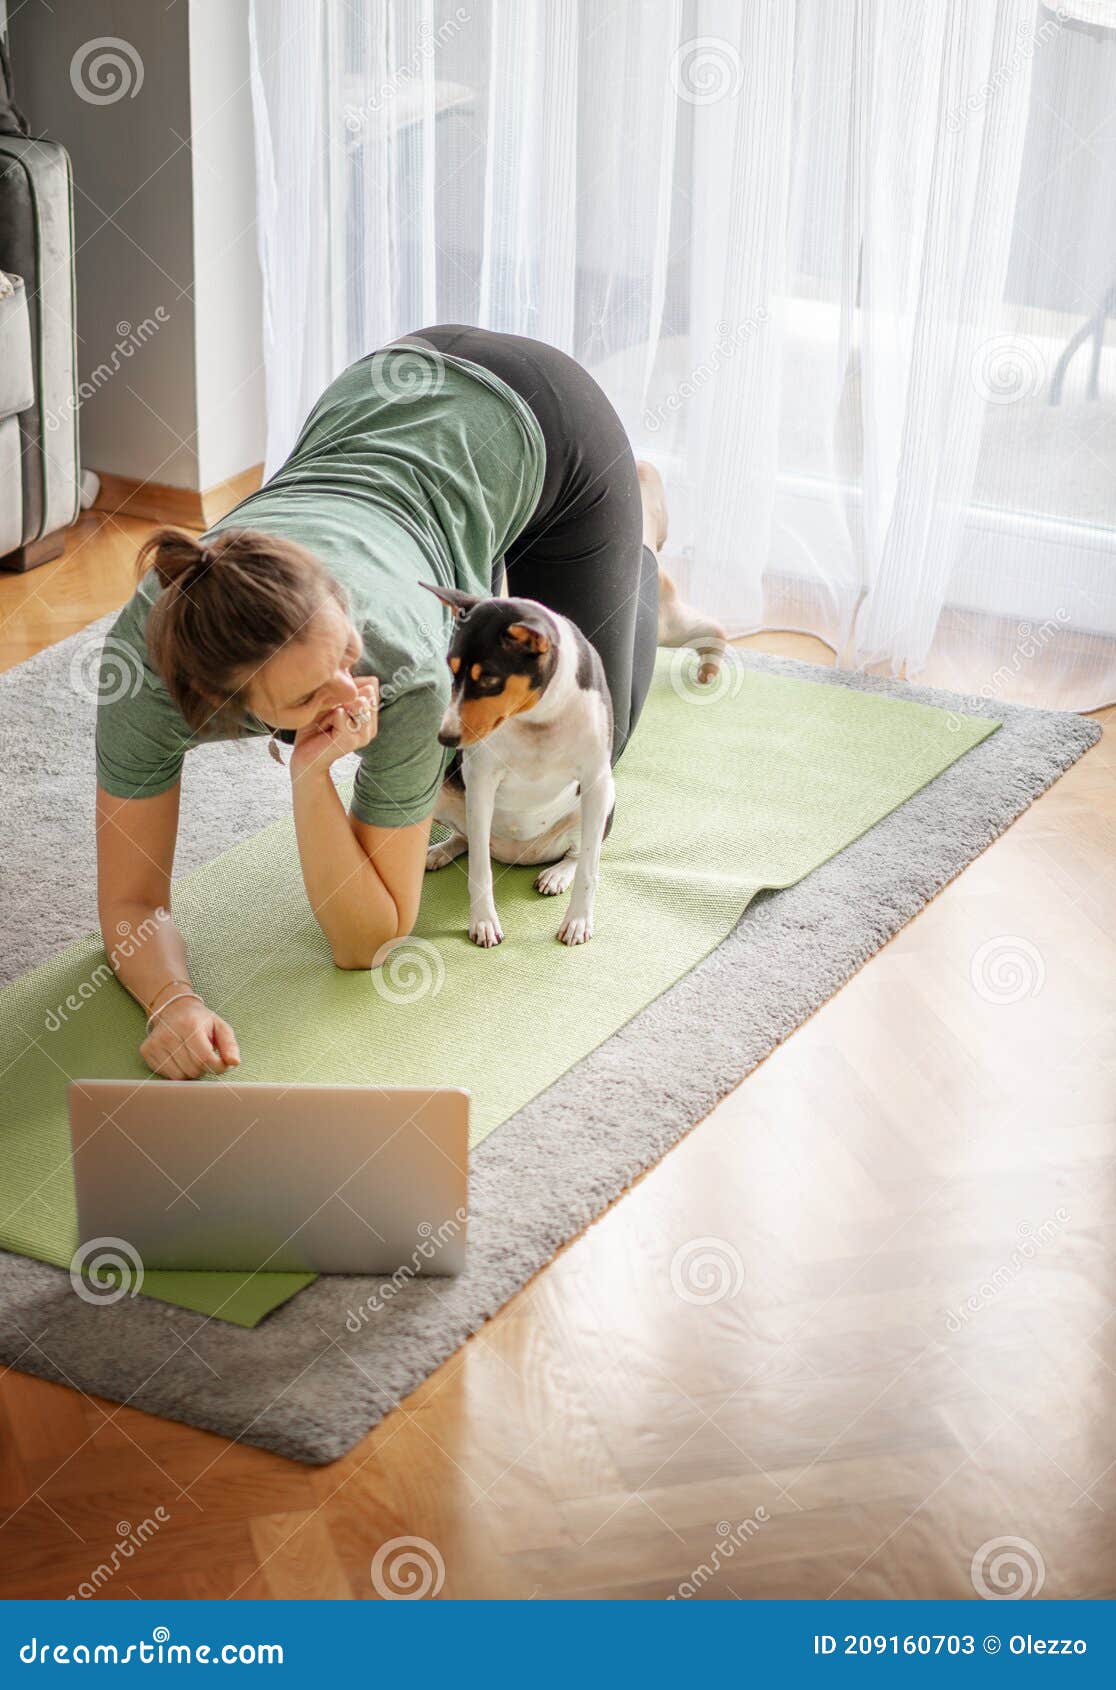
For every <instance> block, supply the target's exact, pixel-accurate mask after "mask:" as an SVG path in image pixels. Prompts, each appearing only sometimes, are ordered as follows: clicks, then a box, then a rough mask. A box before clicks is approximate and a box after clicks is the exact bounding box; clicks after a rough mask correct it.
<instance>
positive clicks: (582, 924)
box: [558, 910, 593, 945]
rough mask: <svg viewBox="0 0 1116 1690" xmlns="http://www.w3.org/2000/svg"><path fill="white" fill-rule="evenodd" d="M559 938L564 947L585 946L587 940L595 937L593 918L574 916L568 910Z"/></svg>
mask: <svg viewBox="0 0 1116 1690" xmlns="http://www.w3.org/2000/svg"><path fill="white" fill-rule="evenodd" d="M558 937H559V939H561V941H562V943H563V945H583V944H584V943H585V941H586V939H591V938H592V937H593V917H592V916H591V915H572V914H571V913H570V911H569V910H567V911H566V914H565V916H564V917H563V920H562V924H561V926H560V927H559V929H558Z"/></svg>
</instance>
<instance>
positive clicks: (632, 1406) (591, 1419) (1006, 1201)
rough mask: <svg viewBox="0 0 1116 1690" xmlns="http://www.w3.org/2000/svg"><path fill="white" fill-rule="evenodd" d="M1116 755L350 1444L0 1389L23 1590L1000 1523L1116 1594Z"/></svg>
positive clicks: (844, 1576) (576, 1581)
mask: <svg viewBox="0 0 1116 1690" xmlns="http://www.w3.org/2000/svg"><path fill="white" fill-rule="evenodd" d="M146 526H147V525H145V524H143V523H140V522H136V521H121V520H118V519H104V518H101V517H98V516H86V517H85V518H83V520H82V523H81V524H80V525H79V528H78V529H77V530H76V531H75V533H74V536H73V537H72V540H71V544H70V546H69V548H68V550H67V554H66V556H65V557H64V558H61V559H59V560H58V561H57V562H56V563H54V564H50V565H47V566H45V567H44V568H42V569H40V570H37V571H35V572H34V573H33V574H31V575H29V576H27V577H26V578H23V579H8V580H0V619H2V627H0V666H7V665H10V664H13V663H16V662H18V661H20V660H21V659H22V658H24V657H26V656H28V655H30V654H31V653H32V652H34V651H35V650H38V649H39V648H40V647H41V646H42V645H45V644H49V643H51V642H52V641H54V640H57V639H60V638H62V637H63V636H64V635H65V634H67V633H70V632H72V631H73V630H74V629H77V628H79V627H82V626H84V625H85V624H86V623H87V622H89V621H90V620H91V619H92V618H94V617H95V616H97V615H99V614H101V613H102V612H103V611H104V610H106V609H109V608H111V607H113V606H114V605H116V604H118V603H121V602H122V601H123V600H124V598H126V597H127V595H128V592H129V591H130V584H131V581H130V570H131V560H132V557H133V556H134V552H135V546H136V543H137V541H138V540H139V539H140V538H141V537H142V535H143V533H144V532H145V531H146ZM751 643H754V644H757V645H763V646H764V647H766V648H767V649H779V650H784V651H787V652H789V653H791V654H793V655H802V656H807V657H811V658H813V659H814V660H821V661H825V660H826V658H825V654H824V652H823V651H822V648H820V647H819V646H816V645H815V644H814V643H813V642H810V641H807V640H802V639H794V638H789V637H779V638H776V637H774V636H768V637H765V638H764V639H762V640H759V639H757V640H756V641H754V642H751ZM1113 714H1114V713H1113V712H1111V711H1109V712H1102V713H1101V715H1102V717H1103V718H1106V719H1107V720H1109V721H1111V719H1112V716H1113ZM1113 744H1114V741H1113V740H1112V739H1105V740H1102V741H1101V743H1100V745H1098V746H1097V747H1096V748H1095V749H1094V750H1093V751H1092V752H1090V753H1089V754H1088V756H1086V757H1085V758H1084V759H1083V760H1082V761H1081V762H1080V763H1079V764H1078V765H1077V766H1076V767H1075V768H1074V769H1073V770H1072V771H1071V772H1070V773H1069V774H1068V775H1067V776H1066V777H1065V778H1064V779H1063V780H1061V781H1060V782H1059V783H1058V784H1057V785H1056V786H1055V787H1054V788H1053V789H1052V790H1051V792H1049V793H1048V794H1047V795H1046V796H1045V797H1043V798H1042V799H1041V800H1040V801H1039V802H1038V803H1037V804H1035V805H1034V806H1033V808H1032V809H1031V810H1030V811H1028V813H1027V814H1026V815H1025V816H1024V817H1022V818H1021V819H1020V821H1018V822H1017V823H1016V824H1015V826H1014V827H1012V828H1011V829H1010V831H1009V832H1008V833H1007V834H1006V835H1005V836H1004V838H1003V839H1001V840H1000V841H998V842H997V843H996V844H995V845H994V846H993V847H992V848H991V849H990V850H989V851H987V852H986V853H985V854H984V855H983V856H982V857H981V858H980V859H979V860H978V861H977V862H976V863H974V864H973V865H972V866H971V867H970V868H969V869H967V870H966V871H965V873H964V874H963V875H962V876H961V877H960V878H959V879H958V880H957V881H956V882H954V884H953V885H951V886H950V887H948V888H947V889H946V890H945V891H944V892H943V893H942V895H941V896H940V897H938V898H937V899H935V900H934V902H933V903H932V904H931V905H930V906H929V907H928V908H927V909H926V910H924V911H923V913H922V914H921V915H919V916H918V918H917V919H916V920H915V921H913V922H911V924H910V925H909V926H908V927H906V928H905V929H904V930H903V932H902V933H900V934H899V935H898V936H897V937H896V938H895V939H894V940H893V941H892V942H891V943H890V944H889V945H888V946H887V947H886V949H885V950H884V951H883V952H882V953H881V954H880V955H879V956H877V957H876V958H875V959H874V960H873V961H872V962H871V963H870V964H869V965H868V966H867V967H866V968H864V969H863V970H862V971H861V972H860V973H859V974H857V975H856V976H855V978H854V979H852V980H850V981H849V983H848V984H847V985H846V986H845V987H844V988H843V989H842V990H841V991H840V992H839V993H838V994H837V996H836V997H835V998H834V999H833V1000H832V1001H831V1002H830V1003H829V1004H827V1005H826V1006H825V1008H824V1009H822V1010H821V1011H820V1012H819V1013H818V1014H817V1015H815V1016H814V1017H813V1018H812V1019H811V1020H810V1021H809V1022H808V1023H807V1024H806V1025H805V1026H803V1027H802V1028H800V1029H799V1031H798V1032H797V1033H795V1035H794V1036H793V1037H792V1038H791V1039H789V1040H788V1041H787V1043H786V1044H785V1045H783V1046H782V1047H781V1048H780V1049H779V1050H777V1051H776V1052H775V1053H774V1054H773V1055H772V1056H771V1057H770V1058H769V1060H768V1061H767V1062H766V1063H764V1065H763V1066H762V1067H761V1068H760V1069H759V1070H758V1071H757V1072H756V1073H755V1074H753V1075H752V1076H751V1077H750V1078H749V1079H748V1080H747V1081H746V1082H745V1083H744V1084H743V1085H742V1086H741V1087H740V1088H739V1089H738V1090H737V1091H736V1092H734V1093H733V1094H732V1095H731V1096H730V1097H728V1098H727V1099H726V1100H725V1101H724V1102H723V1103H722V1104H721V1105H720V1106H719V1107H718V1108H717V1109H716V1110H714V1112H713V1113H712V1114H711V1115H710V1116H709V1117H708V1118H707V1119H706V1120H705V1121H704V1122H703V1123H702V1124H701V1125H700V1126H698V1127H697V1128H696V1129H695V1130H694V1131H693V1132H692V1133H691V1134H690V1136H689V1137H688V1138H687V1139H686V1140H685V1141H684V1142H683V1143H682V1144H681V1145H679V1146H678V1147H677V1148H676V1149H675V1150H674V1151H672V1152H671V1154H670V1155H668V1156H667V1157H666V1159H665V1160H664V1161H663V1162H662V1163H661V1164H660V1165H659V1167H657V1168H656V1169H655V1170H653V1171H652V1172H651V1173H650V1174H649V1175H648V1176H647V1177H646V1178H645V1179H644V1180H643V1181H641V1182H640V1184H639V1185H638V1186H637V1187H636V1189H635V1190H633V1191H632V1192H631V1193H629V1194H628V1195H627V1196H626V1197H625V1198H624V1199H623V1200H622V1201H621V1202H620V1203H618V1204H617V1205H616V1206H615V1207H614V1208H613V1209H612V1210H611V1211H610V1212H609V1213H608V1214H607V1215H606V1216H605V1217H604V1218H603V1219H602V1220H601V1221H600V1222H599V1223H598V1224H596V1225H595V1226H593V1227H591V1228H590V1229H589V1231H588V1232H587V1233H586V1234H584V1235H583V1236H582V1237H581V1238H579V1239H578V1240H576V1241H575V1242H574V1243H573V1244H572V1245H571V1246H570V1247H569V1248H567V1249H566V1250H565V1251H564V1252H562V1254H561V1255H560V1256H559V1257H558V1258H557V1259H556V1260H555V1261H554V1262H553V1263H552V1264H551V1265H550V1266H549V1267H548V1268H547V1269H546V1271H545V1272H543V1273H542V1274H540V1275H539V1276H538V1277H537V1278H536V1279H535V1280H534V1281H533V1282H532V1283H531V1284H530V1285H529V1286H528V1287H526V1289H525V1290H524V1291H523V1292H522V1293H521V1294H520V1295H519V1296H518V1297H516V1298H515V1299H514V1300H513V1301H512V1302H511V1303H510V1304H508V1305H507V1307H506V1308H504V1309H503V1310H502V1311H501V1313H500V1314H499V1315H498V1316H497V1317H496V1318H495V1319H494V1320H492V1321H491V1322H490V1323H489V1324H488V1326H486V1327H485V1328H484V1330H483V1331H482V1332H481V1333H479V1334H478V1335H477V1336H476V1337H475V1338H473V1339H472V1340H471V1341H470V1342H469V1343H468V1344H467V1345H466V1346H465V1347H464V1348H463V1349H462V1350H461V1351H460V1352H458V1354H457V1355H455V1356H454V1357H453V1358H452V1359H451V1360H450V1361H449V1362H447V1363H446V1365H445V1366H443V1367H442V1368H441V1369H439V1371H438V1372H437V1373H436V1374H434V1375H433V1376H432V1377H431V1378H430V1379H429V1380H428V1381H427V1382H426V1384H424V1385H423V1386H422V1387H421V1389H419V1390H418V1391H416V1392H415V1394H414V1395H413V1396H412V1397H411V1398H409V1399H408V1400H407V1401H406V1402H405V1403H403V1404H402V1405H401V1406H400V1407H399V1408H398V1409H397V1410H396V1411H395V1412H394V1413H393V1414H392V1415H391V1416H390V1417H389V1418H388V1420H387V1421H385V1422H384V1423H383V1425H381V1426H380V1427H379V1428H378V1429H377V1430H376V1431H374V1432H373V1433H371V1434H370V1435H369V1437H367V1438H366V1439H365V1440H364V1441H363V1443H362V1444H360V1445H359V1447H358V1448H357V1449H356V1450H354V1451H353V1452H352V1453H351V1454H350V1455H349V1456H348V1457H346V1458H345V1459H344V1460H342V1461H339V1462H337V1463H336V1464H334V1465H333V1466H330V1467H328V1468H322V1469H317V1470H311V1469H307V1468H302V1467H299V1466H296V1465H294V1464H292V1463H289V1462H286V1461H284V1460H282V1459H280V1458H278V1457H275V1456H270V1455H268V1454H266V1453H263V1452H260V1451H258V1450H252V1449H246V1448H243V1447H237V1446H234V1445H232V1444H229V1443H227V1442H225V1441H224V1440H222V1439H220V1438H217V1437H214V1436H212V1435H210V1434H207V1433H204V1432H199V1431H193V1430H191V1429H188V1428H184V1427H179V1426H175V1425H172V1424H170V1423H167V1422H164V1421H159V1420H155V1419H152V1418H150V1417H148V1416H146V1415H144V1414H142V1413H139V1412H136V1411H135V1410H132V1409H129V1408H119V1407H117V1406H115V1405H113V1404H111V1403H108V1402H100V1401H95V1400H92V1399H90V1398H87V1397H84V1396H82V1395H81V1394H80V1393H79V1392H77V1391H76V1390H70V1389H68V1388H66V1387H63V1386H57V1385H50V1384H46V1383H43V1382H41V1381H39V1380H35V1379H32V1378H30V1377H28V1376H26V1375H23V1374H21V1373H18V1372H7V1373H6V1374H4V1375H3V1376H2V1377H0V1597H13V1596H36V1597H42V1596H65V1595H68V1594H69V1593H70V1592H72V1591H77V1590H78V1589H79V1588H80V1587H81V1586H83V1585H86V1586H87V1587H88V1585H89V1582H90V1581H91V1580H93V1581H94V1582H99V1588H100V1593H101V1594H103V1595H104V1596H110V1597H117V1598H119V1597H125V1596H129V1595H131V1596H135V1597H138V1598H170V1597H210V1596H215V1597H233V1596H235V1597H327V1598H342V1599H345V1598H374V1597H376V1596H377V1595H378V1594H381V1593H382V1592H381V1591H379V1590H378V1589H377V1587H376V1585H375V1584H374V1582H373V1578H372V1573H371V1567H372V1562H373V1559H374V1557H375V1556H376V1554H377V1551H378V1550H381V1549H382V1547H383V1546H384V1545H385V1544H391V1543H392V1541H393V1540H394V1539H396V1538H399V1537H404V1536H407V1537H416V1538H421V1539H423V1540H425V1543H426V1545H427V1546H428V1547H427V1548H425V1549H422V1548H420V1551H419V1553H420V1554H421V1555H422V1556H423V1557H424V1558H425V1561H426V1563H427V1565H428V1566H429V1569H430V1570H429V1574H428V1575H427V1576H428V1578H429V1579H430V1580H431V1581H432V1588H436V1589H440V1593H441V1594H442V1596H444V1597H495V1596H512V1597H523V1598H529V1597H548V1598H553V1597H572V1596H593V1597H621V1596H624V1597H650V1598H661V1597H666V1596H670V1595H673V1594H677V1595H681V1596H683V1597H688V1596H697V1597H700V1598H704V1599H709V1598H727V1599H731V1598H733V1597H741V1598H749V1597H767V1596H770V1597H804V1596H817V1597H825V1596H830V1595H833V1594H839V1595H841V1596H846V1597H943V1596H960V1597H967V1596H971V1595H973V1593H974V1582H973V1576H972V1575H973V1560H974V1555H975V1554H978V1552H980V1551H982V1549H983V1547H984V1546H986V1545H988V1544H990V1543H991V1542H992V1541H993V1540H996V1539H1000V1538H1005V1537H1007V1538H1014V1539H1022V1540H1025V1546H1024V1548H1023V1549H1022V1550H1019V1551H1018V1553H1019V1555H1020V1556H1021V1557H1022V1559H1021V1562H1020V1566H1019V1576H1020V1577H1022V1578H1023V1579H1024V1580H1025V1581H1029V1582H1030V1587H1031V1588H1032V1589H1033V1590H1035V1591H1036V1592H1037V1590H1039V1589H1041V1592H1042V1594H1043V1595H1044V1596H1072V1597H1112V1596H1114V1595H1116V1530H1114V1520H1116V1318H1114V1313H1116V1301H1114V1291H1116V1267H1114V1258H1113V1243H1114V1241H1116V1156H1114V1153H1113V1152H1114V1148H1116V1145H1114V1137H1116V1134H1114V1113H1116V1111H1114V1082H1116V1037H1114V1012H1113V997H1114V994H1113V990H1112V988H1113V984H1114V982H1116V938H1114V935H1116V876H1114V874H1113V866H1114V853H1113V837H1114V824H1116V752H1114V750H1113ZM1005 939H1011V940H1012V941H1020V940H1021V941H1023V954H1024V957H1025V967H1028V968H1030V970H1031V975H1030V978H1029V979H1028V981H1027V987H1028V989H1027V991H1026V993H1025V995H1022V996H1019V997H1018V999H1017V1001H1013V1002H1003V1001H993V998H994V995H995V994H989V993H987V992H986V993H984V995H982V992H981V991H978V990H977V989H975V987H974V984H973V979H972V972H973V967H974V958H977V957H978V956H987V955H988V952H987V951H986V950H985V949H984V948H985V947H989V946H995V945H999V944H1002V942H1003V941H1004V940H1005ZM1015 948H1016V950H1017V951H1018V949H1019V946H1018V944H1016V946H1015ZM1036 958H1037V959H1038V960H1037V962H1036V960H1035V959H1036ZM978 972H979V964H978ZM1001 995H1003V994H1002V992H1001ZM694 1241H706V1244H705V1254H706V1256H707V1257H709V1258H710V1260H709V1262H708V1263H707V1266H709V1267H710V1270H711V1272H712V1274H713V1278H712V1279H709V1278H705V1279H703V1278H701V1276H700V1263H699V1262H698V1261H697V1260H696V1257H697V1256H699V1255H700V1254H701V1251H700V1250H699V1249H698V1248H697V1246H696V1245H695V1242H694ZM709 1241H711V1242H709ZM680 1262H681V1263H683V1264H684V1267H683V1270H681V1271H680V1269H679V1263H680ZM672 1266H673V1269H674V1272H673V1275H672ZM691 1269H692V1277H687V1275H689V1274H690V1273H691ZM718 1273H720V1274H721V1275H722V1277H723V1278H725V1279H726V1281H727V1283H728V1285H729V1291H728V1294H726V1295H724V1296H720V1297H718V1298H716V1299H714V1298H711V1297H710V1296H709V1295H708V1292H709V1290H710V1286H712V1287H713V1288H716V1287H717V1285H718V1283H719V1282H718V1280H717V1278H716V1276H717V1274H718ZM680 1283H681V1287H682V1293H683V1294H680V1292H679V1289H678V1286H679V1284H680ZM737 1287H738V1288H737ZM157 1511H161V1512H157ZM144 1522H153V1523H154V1529H153V1530H152V1531H151V1532H150V1533H148V1532H147V1531H146V1530H144V1531H143V1532H141V1534H140V1535H142V1536H144V1537H146V1541H145V1542H143V1544H142V1547H140V1548H137V1549H134V1552H133V1553H132V1554H131V1555H130V1556H127V1555H124V1554H123V1553H122V1552H120V1551H118V1553H117V1557H116V1559H117V1563H118V1565H117V1567H116V1568H112V1567H111V1566H110V1558H111V1555H112V1551H113V1549H114V1547H115V1546H117V1545H118V1544H119V1543H120V1542H121V1541H123V1540H125V1539H126V1537H127V1534H128V1532H129V1531H130V1532H131V1533H133V1534H135V1533H136V1532H137V1530H138V1529H139V1528H141V1526H143V1523H144ZM393 1553H394V1552H391V1553H389V1554H388V1555H387V1557H386V1558H383V1557H382V1563H383V1566H384V1568H385V1569H386V1571H383V1572H381V1574H380V1583H381V1585H383V1584H384V1582H385V1580H386V1581H388V1582H389V1583H390V1579H391V1577H392V1576H394V1574H393V1571H392V1558H391V1557H392V1554H393ZM985 1553H986V1556H987V1557H991V1558H992V1559H990V1560H988V1561H987V1565H986V1571H985V1574H984V1576H985V1577H986V1578H989V1579H991V1578H993V1577H995V1576H996V1575H995V1569H994V1557H995V1551H994V1550H989V1551H986V1552H985ZM981 1564H982V1563H981V1560H980V1558H979V1557H978V1568H979V1566H980V1565H981ZM99 1566H100V1567H102V1568H104V1567H106V1566H109V1567H110V1572H109V1576H108V1577H107V1578H100V1579H99V1575H97V1574H96V1573H95V1569H96V1568H98V1567H99ZM400 1576H402V1575H400ZM1040 1577H1041V1584H1040V1583H1039V1580H1040Z"/></svg>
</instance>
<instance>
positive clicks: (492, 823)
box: [423, 582, 616, 945]
mask: <svg viewBox="0 0 1116 1690" xmlns="http://www.w3.org/2000/svg"><path fill="white" fill-rule="evenodd" d="M423 585H424V586H425V585H427V583H425V582H424V583H423ZM429 590H430V591H431V592H433V593H436V594H437V596H438V598H440V599H441V600H442V602H443V603H444V604H448V605H449V606H450V608H451V609H452V610H453V611H454V613H455V616H454V624H453V632H452V638H451V641H450V648H449V653H448V657H447V661H448V663H449V667H450V670H451V672H452V674H453V692H452V695H451V698H450V703H449V707H448V709H447V710H446V713H445V715H444V717H443V718H442V725H441V728H440V729H439V732H438V739H439V740H440V742H441V743H442V744H443V745H450V746H453V747H454V748H455V755H454V757H453V759H452V761H451V763H450V765H449V768H448V770H447V773H446V779H445V782H444V784H443V786H442V790H441V793H440V795H439V797H438V800H437V803H436V804H435V808H434V819H435V821H439V822H444V823H446V824H447V825H448V826H450V827H452V829H453V833H452V834H451V836H450V837H449V838H448V839H447V840H445V841H444V842H443V843H442V844H440V845H431V847H430V849H429V850H428V851H427V854H426V866H427V868H428V869H437V868H444V867H445V865H446V864H447V863H449V862H452V861H453V859H454V858H455V857H458V856H460V855H461V853H462V851H466V850H467V851H468V853H469V937H470V939H472V940H473V941H474V942H475V943H476V944H478V945H498V944H499V943H500V941H501V939H502V938H503V937H504V934H503V930H502V929H501V927H500V919H499V916H498V915H497V913H496V904H495V900H494V898H493V890H492V861H491V859H492V858H493V857H495V858H496V860H497V862H501V863H542V864H546V867H544V868H543V869H542V871H541V872H540V874H539V875H538V877H537V879H536V880H535V887H536V890H537V891H539V892H541V893H543V894H544V895H546V896H554V895H555V894H556V893H559V892H564V891H566V889H567V887H569V886H570V884H571V882H572V885H573V891H572V893H571V895H570V902H569V905H568V907H567V909H566V912H565V915H564V916H563V917H562V921H561V923H560V924H559V927H558V937H559V939H561V941H562V943H563V944H565V945H580V944H582V943H583V942H584V941H585V940H586V939H588V938H590V937H591V936H592V932H593V906H594V902H595V898H596V892H597V880H598V875H599V872H600V859H601V846H602V844H603V842H604V840H605V839H606V838H607V836H608V831H609V828H610V827H611V825H612V812H613V808H614V805H615V802H616V788H615V784H614V782H613V778H612V767H611V751H612V700H611V698H610V696H609V691H608V685H607V683H606V681H605V673H604V667H603V665H602V663H601V660H600V657H599V656H598V654H597V651H596V650H595V648H594V647H593V646H592V645H590V643H589V641H588V640H587V639H586V638H585V636H584V634H583V633H582V632H581V630H580V628H578V627H576V626H575V625H574V623H572V622H570V621H568V620H567V618H566V617H564V616H559V615H557V614H556V613H555V612H554V611H552V610H548V609H547V608H546V606H545V605H542V604H539V603H537V602H536V601H535V600H534V599H520V598H477V597H474V596H473V595H471V594H469V593H462V592H459V591H458V590H457V589H456V588H442V587H431V588H430V589H429Z"/></svg>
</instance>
